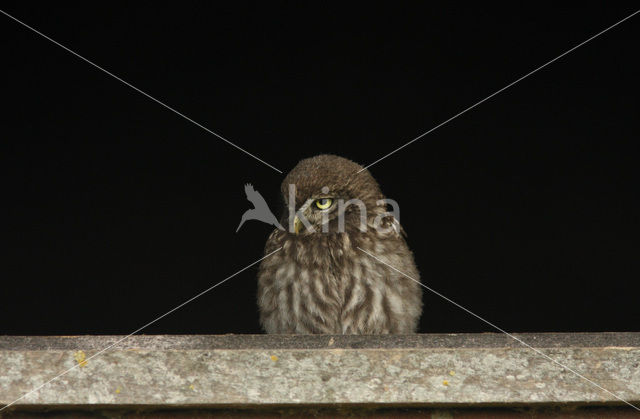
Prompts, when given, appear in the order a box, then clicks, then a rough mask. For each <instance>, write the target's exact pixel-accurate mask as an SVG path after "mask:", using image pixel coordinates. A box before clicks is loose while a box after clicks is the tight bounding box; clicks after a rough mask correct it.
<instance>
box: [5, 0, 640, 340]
mask: <svg viewBox="0 0 640 419" xmlns="http://www.w3.org/2000/svg"><path fill="white" fill-rule="evenodd" d="M3 8H4V10H5V11H6V12H8V13H10V14H12V15H14V16H15V17H16V18H18V19H20V20H22V21H24V22H25V23H27V24H29V25H31V26H33V27H34V28H36V29H38V30H40V31H41V32H43V33H44V34H46V35H48V36H50V37H52V38H53V39H55V40H56V41H58V42H60V43H62V44H63V45H65V46H67V47H68V48H71V49H72V50H74V51H77V52H78V53H79V54H81V55H83V56H85V57H87V58H88V59H90V60H92V61H94V62H95V63H97V64H98V65H100V66H103V67H104V68H105V69H107V70H109V71H111V72H113V73H114V74H116V75H118V76H119V77H121V78H123V79H124V80H126V81H128V82H130V83H132V84H133V85H135V86H136V87H138V88H140V89H142V90H144V91H146V92H148V93H149V94H151V95H152V96H154V97H156V98H158V99H159V100H161V101H163V102H165V103H167V104H168V105H170V106H172V107H174V108H176V109H177V110H179V111H180V112H182V113H184V114H185V115H187V116H189V117H190V118H193V119H194V120H196V121H198V122H199V123H201V124H203V125H204V126H206V127H208V128H210V129H211V130H213V131H215V132H217V133H219V134H221V135H223V136H225V137H226V138H228V139H229V140H231V141H233V142H234V143H236V144H237V145H239V146H240V147H243V148H245V149H247V150H248V151H250V152H251V153H253V154H255V155H256V156H259V157H260V158H261V159H263V160H265V161H267V162H269V163H270V164H272V165H274V166H275V167H277V168H279V169H280V170H282V171H284V172H285V173H286V172H287V171H288V170H290V169H291V168H292V167H293V166H294V165H295V164H296V162H297V161H298V160H300V159H301V158H304V157H309V156H313V155H316V154H319V153H325V152H330V153H335V154H339V155H342V156H345V157H348V158H351V159H353V160H355V161H357V162H360V163H362V164H365V165H366V164H369V163H371V162H373V161H375V160H377V159H378V158H380V157H382V156H383V155H385V154H387V153H388V152H390V151H392V150H393V149H395V148H397V147H399V146H401V145H402V144H404V143H406V142H407V141H409V140H411V139H412V138H415V137H416V136H418V135H419V134H421V133H423V132H425V131H427V130H428V129H430V128H432V127H434V126H435V125H437V124H439V123H441V122H442V121H444V120H446V119H448V118H450V117H451V116H453V115H455V114H456V113H458V112H460V111H462V110H463V109H465V108H466V107H468V106H470V105H472V104H473V103H475V102H477V101H479V100H481V99H483V98H484V97H486V96H488V95H489V94H491V93H493V92H495V91H496V90H498V89H500V88H502V87H504V86H505V85H507V84H508V83H510V82H512V81H514V80H515V79H517V78H518V77H520V76H522V75H524V74H526V73H527V72H529V71H531V70H533V69H534V68H536V67H538V66H540V65H542V64H543V63H545V62H546V61H548V60H550V59H552V58H554V57H556V56H558V55H560V54H561V53H563V52H564V51H566V50H568V49H569V48H571V47H573V46H575V45H577V44H578V43H580V42H582V41H584V40H585V39H587V38H589V37H590V36H592V35H594V34H596V33H597V32H599V31H601V30H603V29H604V28H606V27H607V26H609V25H612V24H613V23H615V22H616V21H618V20H620V19H622V18H623V17H625V16H627V15H629V14H631V13H632V12H633V11H634V10H633V9H631V8H625V7H622V6H616V7H611V6H608V7H605V6H595V5H592V6H582V7H581V8H580V9H575V8H562V7H558V6H555V7H553V8H543V7H531V8H522V9H519V10H516V9H504V8H503V7H500V8H498V7H491V6H487V5H486V4H484V3H483V4H482V5H481V6H476V7H474V8H470V7H469V6H447V7H440V6H433V7H431V8H426V7H422V8H416V7H409V6H406V7H395V6H394V7H393V8H392V7H391V6H390V5H387V6H385V7H384V8H376V9H374V8H372V6H371V5H366V6H365V5H363V6H361V7H360V8H359V9H356V10H345V9H344V7H342V6H337V5H336V6H333V7H329V6H324V5H320V4H315V3H314V4H308V5H306V6H292V5H283V4H274V3H270V4H269V5H268V6H256V5H244V6H241V7H239V8H237V9H233V10H231V9H227V8H222V7H221V8H216V7H213V6H210V5H205V3H190V4H187V5H185V4H184V3H180V4H176V5H173V6H171V7H164V6H160V5H159V4H157V3H151V2H149V3H146V4H142V5H138V6H135V7H132V6H130V5H127V6H121V7H117V6H113V5H111V3H110V6H109V7H107V6H104V7H97V6H95V5H91V6H81V7H78V6H73V7H70V6H68V7H65V6H60V5H58V4H56V5H53V4H51V5H47V6H45V7H42V6H37V7H36V6H35V5H32V6H30V5H25V4H20V5H18V4H13V5H7V4H6V3H5V6H3ZM638 39H640V16H636V17H634V18H632V19H630V20H629V21H627V22H625V23H622V24H621V25H620V26H618V27H616V28H614V29H612V30H611V31H610V32H607V33H606V34H604V35H602V36H601V37H599V38H597V39H595V40H594V41H592V42H590V43H588V44H587V45H585V46H583V47H581V48H579V49H577V50H576V51H574V52H572V53H571V54H569V55H567V56H566V57H563V58H561V59H560V60H558V61H557V62H555V63H553V64H551V65H550V66H548V67H547V68H545V69H543V70H541V71H539V72H537V73H536V74H534V75H532V76H531V77H529V78H527V79H526V80H524V81H522V82H520V83H518V84H516V85H515V86H513V87H512V88H510V89H508V90H506V91H505V92H503V93H500V94H499V95H497V96H496V97H494V98H492V99H490V100H488V101H487V102H485V103H483V104H481V105H480V106H478V107H477V108H475V109H473V110H471V111H469V112H468V113H466V114H464V115H463V116H461V117H459V118H457V119H455V120H454V121H452V122H451V123H449V124H447V125H445V126H443V127H441V128H439V129H438V130H436V131H434V132H433V133H431V134H429V135H427V136H426V137H424V138H422V139H421V140H419V141H417V142H415V143H414V144H412V145H410V146H408V147H406V148H405V149H403V150H401V151H399V152H398V153H396V154H394V155H393V156H391V157H389V158H387V159H385V160H383V161H381V162H380V163H378V164H376V165H375V166H373V167H372V168H371V171H372V173H373V175H374V176H375V177H376V178H377V180H378V181H379V182H380V183H381V186H382V188H383V191H384V192H385V194H386V195H387V196H388V197H390V198H393V199H395V200H397V201H398V202H399V204H400V208H401V222H402V224H403V225H404V227H405V229H406V230H407V232H408V234H409V238H408V239H409V244H410V246H411V247H412V249H413V250H414V252H415V254H416V260H417V264H418V267H419V269H420V271H421V274H422V278H423V281H424V282H425V284H427V285H428V286H430V287H432V288H434V289H436V290H438V291H439V292H441V293H442V294H444V295H446V296H448V297H449V298H451V299H453V300H455V301H456V302H458V303H460V304H461V305H463V306H465V307H467V308H468V309H470V310H472V311H473V312H475V313H477V314H478V315H480V316H483V317H485V318H486V319H487V320H490V321H492V322H494V323H495V324H497V325H499V326H500V327H502V328H504V329H506V330H509V331H518V332H524V331H605V330H606V331H640V305H639V304H638V300H639V298H638V291H640V288H639V285H638V281H639V278H640V258H639V255H640V252H639V251H640V249H639V247H640V246H639V244H638V233H640V218H639V215H638V214H639V210H640V197H639V192H638V181H639V180H640V171H639V169H638V164H637V160H638V154H637V153H636V150H635V146H636V142H637V140H638V133H639V132H640V122H639V118H638V116H639V112H638V110H639V97H640V89H639V88H638V76H637V75H638V74H640V68H639V61H638V53H637V40H638ZM0 45H1V47H2V60H1V73H0V75H1V77H2V95H1V98H2V121H3V122H2V126H1V127H0V136H1V138H2V140H1V141H0V147H1V150H2V153H1V156H2V160H1V169H0V170H1V172H2V195H3V198H4V199H3V200H2V201H3V203H2V213H1V214H0V215H1V217H2V243H3V247H4V250H3V252H2V259H3V260H2V269H1V272H0V275H1V276H2V286H1V291H0V292H1V298H0V334H84V333H97V334H110V333H129V332H132V331H133V330H135V329H136V328H138V327H140V326H142V325H143V324H145V323H147V322H148V321H150V320H152V319H154V318H156V317H157V316H159V315H161V314H162V313H164V312H166V311H168V310H170V309H171V308H173V307H175V306H176V305H178V304H180V303H181V302H183V301H185V300H187V299H189V298H191V297H192V296H194V295H195V294H197V293H199V292H200V291H202V290H204V289H206V288H208V287H210V286H211V285H213V284H215V283H216V282H218V281H220V280H222V279H224V278H226V277H227V276H229V275H231V274H233V273H234V272H237V271H238V270H240V269H242V268H243V267H245V266H246V265H248V264H250V263H252V262H253V261H255V260H257V259H259V258H260V257H261V256H262V251H263V246H264V243H265V240H266V238H267V236H268V234H269V232H270V228H269V227H268V226H267V225H264V224H261V223H257V222H248V223H247V224H245V225H244V226H243V228H242V229H241V230H240V232H239V233H237V234H236V233H235V229H236V227H237V225H238V222H239V221H240V217H241V215H242V213H243V212H244V211H245V210H246V209H248V208H249V207H250V204H249V202H248V201H247V200H246V198H245V195H244V191H243V185H244V183H246V182H251V183H253V184H254V185H255V187H256V189H257V190H259V191H260V192H261V193H262V194H263V195H264V196H265V198H266V199H267V200H268V202H270V203H272V204H273V205H275V204H276V203H277V201H278V188H279V184H280V182H281V181H282V179H283V176H282V175H280V174H279V173H277V172H276V171H274V170H272V169H270V168H269V167H267V166H265V165H263V164H262V163H260V162H258V161H256V160H254V159H252V158H251V157H249V156H247V155H245V154H243V153H242V152H240V151H238V150H236V149H234V148H233V147H231V146H229V145H228V144H226V143H224V142H223V141H221V140H219V139H218V138H216V137H214V136H213V135H210V134H208V133H207V132H205V131H204V130H202V129H201V128H198V127H197V126H195V125H193V124H191V123H189V122H188V121H186V120H184V119H182V118H180V117H179V116H177V115H175V114H174V113H172V112H170V111H168V110H167V109H165V108H163V107H161V106H160V105H158V104H157V103H154V102H153V101H152V100H150V99H148V98H146V97H144V96H143V95H141V94H140V93H138V92H136V91H134V90H132V89H131V88H129V87H127V86H125V85H124V84H122V83H121V82H119V81H117V80H115V79H113V78H111V77H109V76H108V75H106V74H104V73H103V72H101V71H99V70H97V69H96V68H94V67H91V66H90V65H89V64H87V63H85V62H83V61H82V60H80V59H79V58H77V57H74V56H73V55H72V54H70V53H69V52H67V51H65V50H63V49H62V48H60V47H58V46H56V45H54V44H52V43H51V42H50V41H47V40H46V39H44V38H42V37H40V36H38V35H37V34H35V33H33V32H31V31H29V30H28V29H26V28H24V27H22V26H20V25H19V24H17V23H16V22H14V21H12V20H10V19H9V18H7V17H6V16H2V15H0ZM274 209H275V208H274ZM255 276H256V268H255V267H253V268H250V269H248V270H246V271H244V272H243V273H241V274H239V275H238V276H236V277H234V278H232V279H230V280H229V281H228V282H226V283H224V284H223V285H220V286H219V287H217V288H216V289H214V290H212V291H211V292H209V293H207V294H205V295H203V296H202V297H200V298H199V299H197V300H195V301H193V302H192V303H190V304H188V305H186V306H185V307H183V308H181V309H180V310H178V311H176V312H174V313H172V314H171V315H169V316H167V317H166V318H164V319H162V320H160V321H159V322H157V323H156V324H154V325H152V326H150V327H148V328H147V329H145V330H144V333H259V332H260V328H259V325H258V321H257V318H258V315H257V308H256V304H255V292H256V278H255ZM424 298H425V310H424V314H423V317H422V323H421V332H425V333H428V332H477V331H492V329H491V327H490V326H488V325H486V324H484V323H482V322H480V321H479V320H477V319H476V318H474V317H472V316H470V315H469V314H467V313H465V312H463V311H462V310H460V309H459V308H457V307H455V306H453V305H451V304H450V303H448V302H446V301H444V300H442V299H440V298H439V297H437V296H435V295H433V294H431V293H429V292H426V291H425V296H424Z"/></svg>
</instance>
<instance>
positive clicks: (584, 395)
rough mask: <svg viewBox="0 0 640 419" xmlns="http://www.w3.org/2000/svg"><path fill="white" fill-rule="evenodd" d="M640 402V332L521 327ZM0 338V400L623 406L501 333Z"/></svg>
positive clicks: (561, 357) (549, 350)
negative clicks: (553, 330) (564, 331)
mask: <svg viewBox="0 0 640 419" xmlns="http://www.w3.org/2000/svg"><path fill="white" fill-rule="evenodd" d="M517 336H518V337H519V338H521V339H522V340H524V341H525V342H527V343H529V344H530V345H532V346H534V347H536V348H539V349H540V350H541V351H542V352H544V353H545V354H546V355H548V356H550V357H551V358H553V359H555V360H557V361H558V362H560V363H562V364H565V365H567V366H568V367H570V368H572V369H574V370H576V371H579V372H580V373H581V374H583V375H584V376H586V377H588V378H589V379H591V380H593V381H594V382H596V383H598V384H599V385H601V386H602V387H604V388H606V389H608V390H610V391H612V392H613V393H615V394H616V395H618V396H619V397H621V398H623V399H625V400H627V401H630V402H632V403H636V404H638V405H640V365H639V364H640V333H596V334H594V333H589V334H557V333H552V334H518V335H517ZM118 339H120V337H118V336H77V337H74V336H70V337H20V336H6V337H0V406H1V405H3V404H7V403H10V402H12V401H13V400H15V399H17V398H19V397H21V396H22V395H23V394H25V393H27V392H29V391H30V390H32V389H33V388H35V387H37V386H39V385H40V384H42V383H44V382H46V381H48V380H49V379H51V378H52V377H54V376H56V375H58V374H59V373H61V372H62V371H65V370H67V369H69V368H72V367H75V368H74V369H73V370H72V371H70V372H68V373H67V374H65V375H64V376H62V377H60V378H59V379H57V380H55V381H53V382H51V383H50V384H48V385H46V386H44V387H43V388H41V389H40V390H38V391H37V392H34V393H32V394H30V395H28V396H27V397H26V398H24V399H23V400H21V401H20V402H19V404H18V405H20V406H23V407H29V406H31V407H33V406H58V407H60V406H77V405H93V406H103V407H104V406H125V405H126V406H151V405H153V406H164V407H197V406H219V407H224V406H236V407H238V406H242V407H247V406H253V407H261V406H262V407H264V406H267V407H268V406H295V405H317V406H331V405H337V404H340V405H366V406H487V405H490V406H501V405H532V404H534V405H535V404H537V405H554V404H568V403H569V404H578V405H580V404H583V405H591V404H611V405H620V404H621V403H620V402H619V400H617V399H616V398H615V397H614V396H612V395H611V394H608V393H607V392H605V391H602V390H600V389H598V388H597V387H595V386H594V385H592V384H590V383H589V382H587V381H586V380H584V379H582V378H580V377H578V376H576V375H575V374H573V373H571V372H569V371H567V370H565V369H563V368H561V367H559V366H558V365H556V364H554V363H553V362H551V361H549V360H547V359H545V358H544V357H542V356H540V355H539V354H537V353H536V352H534V351H532V350H531V349H528V348H526V347H523V346H522V345H520V344H519V343H517V342H515V341H514V340H512V339H511V338H509V337H507V336H505V335H502V334H458V335H411V336H268V335H247V336H245V335H223V336H133V337H131V338H129V339H127V340H125V341H124V342H122V343H121V344H119V345H117V346H115V347H114V348H112V349H110V350H108V351H106V352H104V353H102V354H100V355H99V356H97V357H96V358H93V359H89V360H88V361H87V359H88V358H89V357H91V356H92V355H93V354H95V353H96V352H98V351H99V350H101V349H103V348H105V347H107V346H109V345H111V344H112V343H114V342H116V341H117V340H118Z"/></svg>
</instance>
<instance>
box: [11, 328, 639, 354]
mask: <svg viewBox="0 0 640 419" xmlns="http://www.w3.org/2000/svg"><path fill="white" fill-rule="evenodd" d="M513 335H514V336H516V337H518V338H519V339H522V340H523V341H524V342H526V343H527V344H529V345H531V346H533V347H535V348H563V347H564V348H576V347H583V348H596V347H640V332H603V333H514V334H513ZM123 337H124V336H114V335H82V336H0V350H4V351H26V350H73V349H77V348H82V349H84V350H100V349H103V348H106V347H108V346H110V345H112V344H114V343H116V342H117V341H118V340H120V339H122V338H123ZM521 346H522V344H521V343H519V342H517V341H516V340H515V339H513V338H511V337H509V336H507V335H505V334H502V333H461V334H414V335H377V336H365V335H233V334H228V335H135V336H131V337H128V338H126V339H125V340H123V341H122V342H121V343H119V344H117V345H116V346H114V349H131V348H139V349H150V350H172V349H173V350H179V349H326V348H336V349H338V348H340V349H400V348H416V349H417V348H515V347H521Z"/></svg>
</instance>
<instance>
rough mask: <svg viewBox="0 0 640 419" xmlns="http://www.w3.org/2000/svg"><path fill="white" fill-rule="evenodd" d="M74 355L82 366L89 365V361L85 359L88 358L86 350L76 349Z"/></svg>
mask: <svg viewBox="0 0 640 419" xmlns="http://www.w3.org/2000/svg"><path fill="white" fill-rule="evenodd" d="M73 357H74V358H75V360H76V362H77V363H78V365H80V368H83V367H86V366H87V361H85V360H86V359H87V354H85V353H84V351H82V350H80V351H76V353H75V354H73Z"/></svg>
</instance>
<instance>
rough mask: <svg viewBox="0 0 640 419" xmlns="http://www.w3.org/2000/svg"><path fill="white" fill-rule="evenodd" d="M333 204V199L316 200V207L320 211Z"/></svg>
mask: <svg viewBox="0 0 640 419" xmlns="http://www.w3.org/2000/svg"><path fill="white" fill-rule="evenodd" d="M331 204H333V199H331V198H321V199H316V207H318V209H321V210H326V209H327V208H329V207H330V206H331Z"/></svg>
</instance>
